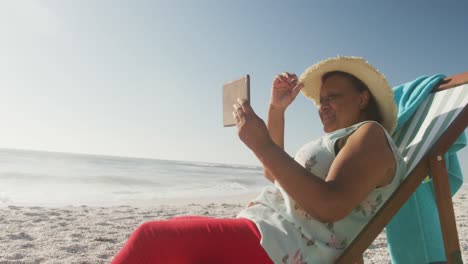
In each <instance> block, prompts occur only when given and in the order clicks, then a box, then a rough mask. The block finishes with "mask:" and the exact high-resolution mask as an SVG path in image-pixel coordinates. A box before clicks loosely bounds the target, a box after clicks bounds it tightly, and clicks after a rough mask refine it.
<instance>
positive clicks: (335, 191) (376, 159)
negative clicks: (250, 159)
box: [255, 123, 396, 222]
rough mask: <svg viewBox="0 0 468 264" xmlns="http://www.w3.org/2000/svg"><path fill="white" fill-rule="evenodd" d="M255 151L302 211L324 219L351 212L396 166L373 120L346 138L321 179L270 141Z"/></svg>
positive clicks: (339, 216)
mask: <svg viewBox="0 0 468 264" xmlns="http://www.w3.org/2000/svg"><path fill="white" fill-rule="evenodd" d="M255 154H256V155H257V157H258V158H259V159H260V161H261V162H262V163H263V165H264V166H265V167H266V168H267V170H269V171H270V172H271V173H272V174H273V175H274V177H275V179H276V180H277V181H278V182H279V183H280V184H281V186H282V187H283V188H284V190H285V191H286V192H287V193H288V194H289V195H290V196H291V197H292V198H293V199H294V200H295V201H296V202H297V203H298V204H299V205H300V206H301V207H302V208H304V210H305V211H306V212H308V213H309V214H311V215H312V216H314V217H316V218H318V219H319V220H321V221H324V222H334V221H337V220H340V219H342V218H344V217H345V216H347V215H348V214H349V213H351V211H352V210H353V209H354V208H355V207H356V206H357V205H358V204H359V203H361V202H362V201H363V200H364V199H365V198H366V197H367V195H369V193H370V192H371V191H372V190H374V189H375V188H376V187H377V186H379V185H381V184H382V182H384V181H386V180H387V179H388V174H389V173H392V172H393V173H394V171H395V166H396V165H395V160H394V157H393V153H392V152H391V149H389V146H388V143H387V139H386V136H385V134H384V132H383V131H382V128H381V127H379V126H378V125H377V124H373V123H368V124H364V125H363V126H361V127H360V128H359V129H358V130H357V131H355V132H354V133H353V134H352V135H351V136H350V137H349V138H348V140H347V142H346V144H345V146H344V147H343V148H342V149H341V151H340V152H339V154H338V156H337V157H336V159H335V160H334V161H333V163H332V165H331V168H330V171H329V173H328V175H327V177H326V179H325V180H322V179H320V178H318V177H316V176H315V175H311V173H310V172H308V171H307V170H305V169H304V168H303V167H302V166H301V165H299V164H298V163H296V162H295V161H294V160H293V159H292V158H291V157H289V156H288V155H287V154H286V153H285V152H284V151H282V150H280V149H279V148H277V147H276V146H273V145H271V144H270V145H266V146H265V147H264V148H262V149H259V150H257V151H255Z"/></svg>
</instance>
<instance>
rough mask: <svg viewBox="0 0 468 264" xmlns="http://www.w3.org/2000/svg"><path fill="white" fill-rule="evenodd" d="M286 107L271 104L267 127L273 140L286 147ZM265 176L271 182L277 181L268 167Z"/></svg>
mask: <svg viewBox="0 0 468 264" xmlns="http://www.w3.org/2000/svg"><path fill="white" fill-rule="evenodd" d="M285 110H286V109H281V108H278V107H275V106H273V105H270V107H269V109H268V119H267V128H268V132H269V133H270V137H271V139H272V140H273V142H274V143H275V144H276V145H277V146H278V147H280V148H281V149H284V113H285ZM263 171H264V174H265V177H266V178H267V179H268V180H270V181H271V182H274V181H275V177H273V174H271V173H270V171H268V169H267V168H266V167H264V169H263Z"/></svg>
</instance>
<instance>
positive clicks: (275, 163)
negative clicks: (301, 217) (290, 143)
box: [254, 144, 337, 222]
mask: <svg viewBox="0 0 468 264" xmlns="http://www.w3.org/2000/svg"><path fill="white" fill-rule="evenodd" d="M254 153H255V155H256V156H257V157H258V159H259V160H260V162H262V164H263V166H264V168H265V170H268V171H269V172H270V173H271V174H272V176H273V177H274V178H275V179H276V180H277V181H278V182H279V183H280V185H281V187H282V188H283V189H284V190H285V191H286V192H287V193H288V194H289V196H291V197H292V198H293V199H294V200H295V201H296V202H297V203H298V204H299V205H300V206H301V207H302V208H303V209H304V210H305V211H306V212H307V213H309V214H310V215H312V216H313V217H315V218H317V219H319V220H321V221H324V222H326V221H330V220H331V218H330V215H329V213H328V212H329V211H330V210H331V209H332V208H333V201H334V200H336V199H335V198H337V197H336V196H335V192H334V190H333V186H332V184H330V183H327V182H325V181H324V180H322V179H320V178H319V177H316V176H315V175H312V174H311V173H310V172H309V171H307V170H306V169H304V167H302V166H301V165H300V164H298V163H297V162H295V161H294V159H293V158H291V157H290V156H289V155H288V154H287V153H286V152H284V150H282V149H281V148H279V147H278V146H276V145H274V144H270V145H268V146H266V147H265V148H262V149H261V150H256V151H254Z"/></svg>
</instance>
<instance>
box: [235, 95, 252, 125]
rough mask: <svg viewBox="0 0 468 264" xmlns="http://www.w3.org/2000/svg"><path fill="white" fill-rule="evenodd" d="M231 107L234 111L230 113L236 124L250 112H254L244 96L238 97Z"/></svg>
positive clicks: (243, 119)
mask: <svg viewBox="0 0 468 264" xmlns="http://www.w3.org/2000/svg"><path fill="white" fill-rule="evenodd" d="M233 108H234V111H233V112H232V115H233V116H234V119H235V120H236V123H237V124H241V123H242V122H243V121H245V119H246V118H247V117H248V116H249V115H251V114H252V113H253V114H255V113H254V111H253V109H252V107H251V106H250V103H249V102H248V101H247V99H245V98H238V99H237V103H235V104H234V105H233Z"/></svg>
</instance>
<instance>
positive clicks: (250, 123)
mask: <svg viewBox="0 0 468 264" xmlns="http://www.w3.org/2000/svg"><path fill="white" fill-rule="evenodd" d="M233 115H234V118H235V119H236V126H237V133H238V135H239V138H240V139H241V140H242V141H243V142H244V144H245V145H247V147H249V148H250V149H251V150H252V151H253V152H254V153H256V152H257V151H260V150H261V149H263V148H265V147H267V146H268V145H269V144H274V143H273V141H272V139H271V137H270V134H269V133H268V129H267V127H266V125H265V122H263V120H262V119H261V118H260V117H258V116H257V115H256V114H255V112H254V110H253V109H252V107H251V106H250V103H249V102H248V101H247V100H245V99H238V103H237V104H234V112H233Z"/></svg>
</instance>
